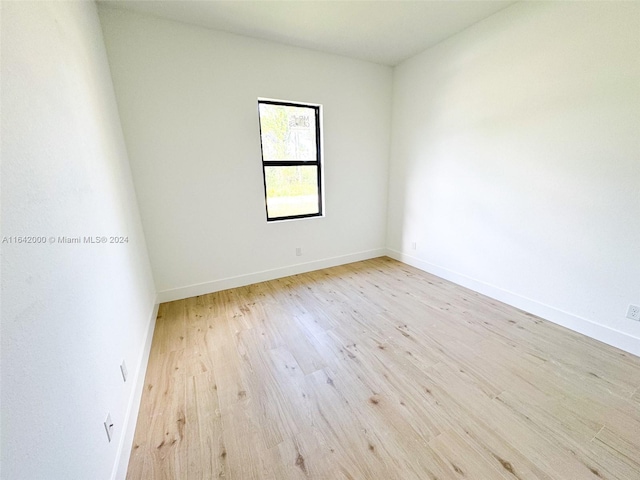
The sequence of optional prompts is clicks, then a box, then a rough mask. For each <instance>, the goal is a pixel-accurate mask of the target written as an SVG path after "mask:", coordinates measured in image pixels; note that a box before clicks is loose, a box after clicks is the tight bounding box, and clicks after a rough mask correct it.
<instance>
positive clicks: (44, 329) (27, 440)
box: [0, 2, 155, 480]
mask: <svg viewBox="0 0 640 480" xmlns="http://www.w3.org/2000/svg"><path fill="white" fill-rule="evenodd" d="M1 8H2V52H1V53H2V59H1V67H2V75H1V77H2V80H1V82H2V83H1V85H2V95H1V97H2V98H1V107H2V116H1V136H2V143H1V148H2V151H1V154H2V237H3V239H4V240H3V243H2V244H1V245H0V247H1V249H2V444H1V450H2V453H1V455H2V459H1V462H2V478H5V479H7V480H9V479H25V480H27V479H29V480H35V479H92V480H94V479H95V480H100V479H108V478H110V477H111V475H112V472H114V471H115V468H114V467H115V464H116V462H117V456H118V450H119V446H120V444H121V439H122V431H123V430H122V429H123V423H124V419H125V417H126V415H127V412H128V411H129V410H136V408H135V405H133V406H132V404H135V402H133V401H132V399H133V395H132V394H133V388H132V387H133V385H134V383H136V382H135V378H136V372H137V371H138V369H139V368H138V367H139V365H140V364H141V363H144V362H145V360H144V356H143V348H144V347H145V340H146V338H145V337H146V336H147V332H148V330H149V328H150V321H151V320H153V318H151V317H152V311H153V308H154V303H155V290H154V285H153V278H152V273H151V268H150V266H149V260H148V256H147V252H146V247H145V242H144V236H143V231H142V227H141V222H140V219H139V214H138V209H137V202H136V198H135V194H134V189H133V182H132V180H131V172H130V168H129V165H128V160H127V153H126V149H125V144H124V139H123V137H122V131H121V127H120V124H119V120H118V112H117V107H116V102H115V98H114V93H113V86H112V83H111V79H110V75H109V67H108V63H107V58H106V53H105V49H104V43H103V40H102V32H101V28H100V23H99V20H98V15H97V11H96V7H95V4H93V3H92V2H2V7H1ZM85 236H87V237H100V236H106V237H107V239H108V240H107V241H109V238H110V237H111V236H125V237H128V243H122V244H112V243H106V244H103V243H100V244H90V243H84V237H85ZM17 237H44V238H45V243H16V242H19V240H17ZM60 237H69V238H77V237H80V238H81V240H80V242H81V243H62V242H61V241H60ZM50 238H51V239H52V240H50ZM6 239H8V240H6ZM151 325H152V324H151ZM122 360H125V361H126V362H127V365H128V370H129V380H128V381H127V383H126V384H125V383H124V382H123V380H122V378H121V376H120V370H119V365H120V362H121V361H122ZM142 375H144V372H142ZM107 412H111V418H112V420H113V422H114V423H115V430H114V433H115V436H114V439H113V440H112V441H111V443H109V442H108V441H107V437H106V433H105V429H104V426H103V421H104V420H105V418H106V416H107ZM133 415H135V413H134V414H133ZM133 422H135V418H133ZM129 447H130V445H129ZM127 453H128V452H127Z"/></svg>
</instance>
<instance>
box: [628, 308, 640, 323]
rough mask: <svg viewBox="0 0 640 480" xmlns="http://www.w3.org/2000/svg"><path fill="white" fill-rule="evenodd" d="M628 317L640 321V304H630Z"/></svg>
mask: <svg viewBox="0 0 640 480" xmlns="http://www.w3.org/2000/svg"><path fill="white" fill-rule="evenodd" d="M627 318H629V319H631V320H636V321H638V322H640V307H639V306H638V305H629V310H627Z"/></svg>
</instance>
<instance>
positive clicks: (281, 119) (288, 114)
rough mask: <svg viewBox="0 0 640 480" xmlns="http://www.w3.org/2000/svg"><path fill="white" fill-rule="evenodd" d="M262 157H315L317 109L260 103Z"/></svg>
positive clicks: (268, 158)
mask: <svg viewBox="0 0 640 480" xmlns="http://www.w3.org/2000/svg"><path fill="white" fill-rule="evenodd" d="M259 105H260V130H261V134H262V159H263V160H267V161H268V160H314V161H315V160H316V111H315V109H313V108H308V107H291V106H287V105H272V104H269V103H260V104H259Z"/></svg>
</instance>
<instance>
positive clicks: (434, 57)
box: [388, 2, 640, 354]
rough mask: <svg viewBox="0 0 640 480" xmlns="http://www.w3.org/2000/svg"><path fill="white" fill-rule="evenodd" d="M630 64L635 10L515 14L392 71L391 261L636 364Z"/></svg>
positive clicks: (638, 147) (636, 227)
mask: <svg viewBox="0 0 640 480" xmlns="http://www.w3.org/2000/svg"><path fill="white" fill-rule="evenodd" d="M639 51H640V5H639V4H637V3H625V2H575V3H574V2H526V3H519V4H516V5H514V6H512V7H509V8H508V9H506V10H504V11H502V12H500V13H498V14H496V15H494V16H492V17H490V18H488V19H486V20H484V21H482V22H480V23H478V24H476V25H475V26H473V27H471V28H469V29H468V30H466V31H464V32H462V33H461V34H458V35H456V36H454V37H452V38H450V39H449V40H447V41H445V42H444V43H441V44H440V45H438V46H436V47H434V48H432V49H430V50H427V51H426V52H424V53H422V54H420V55H418V56H416V57H414V58H412V59H410V60H408V61H406V62H404V63H402V64H401V65H400V66H398V67H397V69H396V70H395V71H394V94H393V122H392V147H391V159H390V184H389V211H388V215H389V216H388V246H389V248H390V250H391V252H392V254H393V255H395V256H396V257H397V258H403V259H404V260H405V261H408V262H410V263H414V264H416V265H421V266H422V267H424V268H425V269H430V270H433V271H435V272H438V274H440V275H443V276H448V277H449V278H452V279H455V280H456V281H459V282H460V283H464V284H467V285H469V286H471V287H472V288H475V289H479V290H482V291H483V292H484V293H488V294H489V295H492V296H494V297H497V298H500V299H504V300H506V301H509V302H511V303H514V304H516V306H521V307H522V308H525V309H527V310H529V311H532V310H533V313H539V314H542V315H543V316H545V317H547V318H548V319H550V320H554V321H558V322H559V323H563V324H565V325H567V326H570V327H571V328H575V329H577V330H580V331H582V332H583V333H587V334H590V335H593V336H596V337H597V338H601V339H603V340H605V341H608V342H609V343H614V344H616V345H618V346H621V347H622V348H625V349H627V350H628V351H634V353H636V354H640V323H639V322H633V321H631V320H627V319H625V314H626V310H627V306H628V304H629V303H635V304H640V275H639V270H638V269H639V267H640V264H639V260H640V188H639V185H640V56H639V55H638V52H639ZM414 242H415V249H414V248H413V243H414ZM604 331H606V333H603V332H604ZM607 337H610V338H607Z"/></svg>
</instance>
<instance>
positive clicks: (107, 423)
mask: <svg viewBox="0 0 640 480" xmlns="http://www.w3.org/2000/svg"><path fill="white" fill-rule="evenodd" d="M104 429H105V430H106V431H107V439H108V440H109V443H111V439H112V438H113V422H112V421H111V414H110V413H108V414H107V419H106V420H105V421H104Z"/></svg>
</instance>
